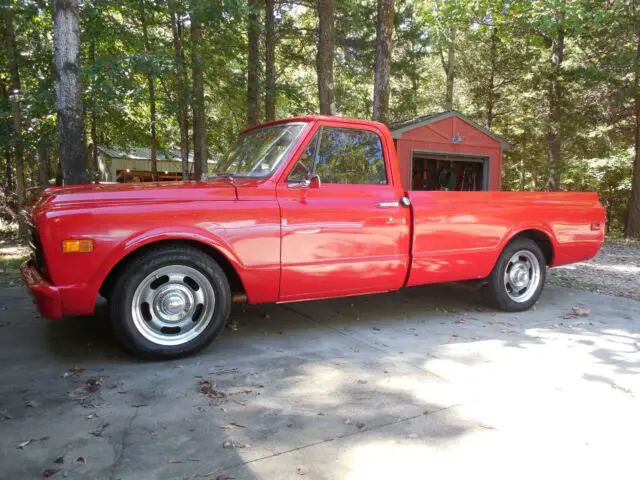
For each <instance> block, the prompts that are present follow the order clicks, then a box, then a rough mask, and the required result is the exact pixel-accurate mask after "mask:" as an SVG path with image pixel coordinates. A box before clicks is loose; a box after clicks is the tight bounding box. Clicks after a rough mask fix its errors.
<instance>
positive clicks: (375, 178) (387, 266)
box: [277, 123, 411, 301]
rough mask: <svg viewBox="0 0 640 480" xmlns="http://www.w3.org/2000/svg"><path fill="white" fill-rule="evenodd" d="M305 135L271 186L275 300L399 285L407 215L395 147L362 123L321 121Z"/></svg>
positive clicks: (405, 264)
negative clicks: (275, 206) (276, 227)
mask: <svg viewBox="0 0 640 480" xmlns="http://www.w3.org/2000/svg"><path fill="white" fill-rule="evenodd" d="M307 138H308V142H307V144H306V146H305V148H304V151H303V153H302V154H301V155H300V157H299V158H298V159H297V161H296V160H294V161H293V162H292V165H291V166H290V167H289V169H288V170H287V171H285V173H284V175H283V176H282V178H281V181H280V182H279V183H278V186H277V192H278V202H279V204H280V210H281V216H282V224H281V232H282V237H281V238H282V240H281V242H282V243H281V247H282V248H281V264H282V272H281V277H280V301H288V300H300V299H311V298H323V297H334V296H344V295H355V294H362V293H374V292H383V291H389V290H396V289H398V288H400V287H401V286H402V285H403V284H404V281H405V279H406V276H407V269H408V268H409V265H410V258H409V243H410V228H409V227H410V221H411V218H410V210H409V209H408V208H406V207H403V206H402V205H401V202H400V200H401V197H402V195H403V192H402V188H401V186H400V185H398V186H396V185H394V179H393V178H392V177H393V176H392V175H391V172H392V171H393V169H392V168H390V166H391V165H390V159H391V158H392V156H391V155H390V153H391V150H390V149H392V148H393V145H389V142H388V141H387V137H386V136H385V135H383V132H381V131H379V130H378V129H377V128H376V127H375V126H373V125H372V126H363V125H361V124H354V126H353V127H350V126H349V124H345V126H342V125H340V126H339V127H337V126H331V125H329V124H322V123H320V124H318V125H316V127H315V130H314V131H312V132H311V133H310V134H309V136H308V137H307ZM393 158H395V155H394V156H393ZM314 175H317V177H313V180H311V181H309V178H311V177H312V176H314ZM395 181H396V182H397V183H398V184H399V183H400V179H399V178H397V179H395Z"/></svg>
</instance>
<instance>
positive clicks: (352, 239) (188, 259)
mask: <svg viewBox="0 0 640 480" xmlns="http://www.w3.org/2000/svg"><path fill="white" fill-rule="evenodd" d="M396 162H397V159H396V153H395V148H394V144H393V139H392V138H391V135H390V133H389V130H388V129H387V128H386V127H385V126H384V125H382V124H380V123H376V122H371V121H364V120H353V119H346V118H338V117H322V116H309V117H299V118H291V119H287V120H281V121H277V122H273V123H269V124H265V125H261V126H259V127H255V128H250V129H248V130H245V131H244V132H242V134H241V135H240V137H239V140H238V143H237V144H236V146H235V147H234V148H233V150H231V152H230V153H229V154H228V155H227V156H226V157H225V159H224V160H223V161H222V162H221V163H220V164H219V166H218V168H217V172H216V174H214V175H213V176H212V177H211V178H210V179H209V180H207V181H204V182H181V183H150V184H140V183H138V184H120V185H82V186H73V187H61V188H51V189H48V190H47V191H46V192H45V193H44V194H43V195H42V197H41V198H40V199H39V200H38V201H37V202H36V204H35V205H34V207H33V211H32V233H31V240H32V241H31V244H32V248H33V255H32V259H31V260H30V261H28V262H26V263H25V264H24V265H23V266H22V275H23V278H24V280H25V283H26V285H27V287H28V288H29V289H30V290H31V293H32V294H33V296H34V297H35V300H36V303H37V304H38V307H39V310H40V312H41V313H42V315H44V316H46V317H49V318H53V319H58V318H61V317H62V316H64V315H92V314H93V312H94V308H95V304H96V300H97V296H98V294H101V295H102V296H104V297H105V298H106V299H107V300H108V301H109V305H110V307H109V308H110V313H111V318H112V321H113V327H114V332H115V334H116V336H117V337H118V338H119V339H120V340H121V341H122V343H123V344H124V345H125V346H126V347H128V348H129V349H131V350H132V351H133V352H136V353H138V354H140V355H143V356H153V357H176V356H180V355H185V354H188V353H191V352H194V351H196V350H198V349H200V348H202V347H204V346H206V345H207V344H209V343H210V342H211V341H212V340H213V339H214V338H215V337H216V335H217V334H218V333H219V332H220V330H221V329H222V327H223V326H224V324H225V322H226V321H227V318H228V317H229V312H230V309H231V303H232V299H233V297H234V296H237V297H242V298H245V297H246V299H247V301H248V302H250V303H263V302H291V301H299V300H312V299H320V298H332V297H341V296H348V295H360V294H370V293H379V292H387V291H392V290H397V289H399V288H402V287H408V286H413V285H423V284H428V283H437V282H452V281H462V280H481V282H480V283H481V284H482V293H483V296H484V298H485V299H486V300H487V301H488V303H489V304H490V305H491V306H493V307H495V308H498V309H501V310H506V311H521V310H525V309H527V308H529V307H531V306H532V305H533V304H534V303H535V302H536V301H537V300H538V298H539V297H540V294H541V292H542V288H543V284H544V281H545V272H546V267H547V266H557V265H563V264H567V263H571V262H577V261H581V260H586V259H589V258H591V257H593V256H594V255H595V254H596V253H597V251H598V249H599V248H600V246H601V244H602V242H603V238H604V226H605V213H604V210H603V208H602V206H601V205H600V203H599V201H598V196H597V194H595V193H511V192H452V191H419V192H418V191H406V190H405V189H404V188H403V186H402V185H401V182H400V175H399V172H398V166H397V164H396Z"/></svg>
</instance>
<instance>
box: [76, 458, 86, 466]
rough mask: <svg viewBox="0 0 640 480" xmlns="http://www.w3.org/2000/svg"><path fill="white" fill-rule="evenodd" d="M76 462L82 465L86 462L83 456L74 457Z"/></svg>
mask: <svg viewBox="0 0 640 480" xmlns="http://www.w3.org/2000/svg"><path fill="white" fill-rule="evenodd" d="M76 462H77V463H81V464H82V465H84V464H85V463H87V461H86V460H85V458H84V457H78V458H76Z"/></svg>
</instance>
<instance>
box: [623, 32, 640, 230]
mask: <svg viewBox="0 0 640 480" xmlns="http://www.w3.org/2000/svg"><path fill="white" fill-rule="evenodd" d="M635 25H636V32H635V33H636V58H635V62H634V63H635V87H636V88H635V112H634V113H635V117H636V123H635V127H634V141H635V156H634V160H633V180H632V183H631V199H630V201H629V217H628V219H627V231H626V234H627V236H628V237H632V238H640V20H636V21H635Z"/></svg>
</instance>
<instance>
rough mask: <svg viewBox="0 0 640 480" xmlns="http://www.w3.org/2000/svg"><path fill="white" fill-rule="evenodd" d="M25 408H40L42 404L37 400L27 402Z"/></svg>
mask: <svg viewBox="0 0 640 480" xmlns="http://www.w3.org/2000/svg"><path fill="white" fill-rule="evenodd" d="M24 406H25V407H30V408H40V402H38V401H37V400H25V401H24Z"/></svg>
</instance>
